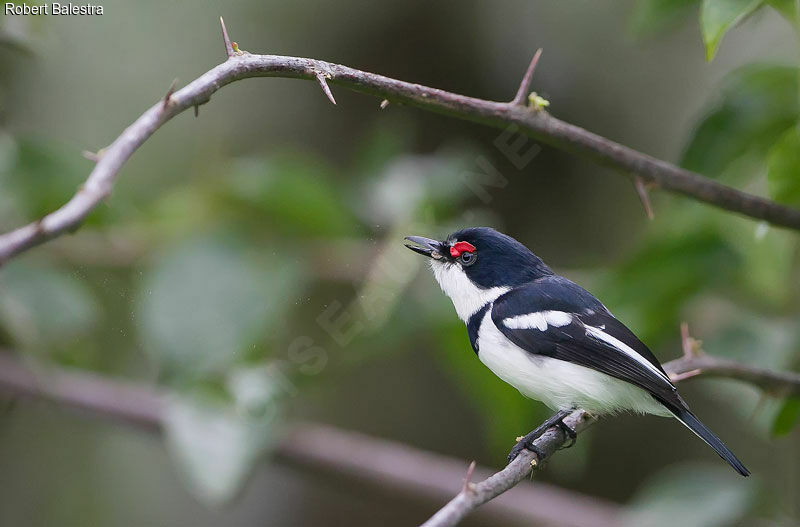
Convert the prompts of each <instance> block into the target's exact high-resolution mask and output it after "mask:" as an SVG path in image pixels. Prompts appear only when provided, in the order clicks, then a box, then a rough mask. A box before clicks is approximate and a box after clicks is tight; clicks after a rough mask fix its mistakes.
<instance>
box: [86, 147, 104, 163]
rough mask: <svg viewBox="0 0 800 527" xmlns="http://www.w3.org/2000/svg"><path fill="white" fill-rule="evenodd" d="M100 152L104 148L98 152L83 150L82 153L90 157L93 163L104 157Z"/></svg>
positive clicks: (87, 157)
mask: <svg viewBox="0 0 800 527" xmlns="http://www.w3.org/2000/svg"><path fill="white" fill-rule="evenodd" d="M100 152H102V150H100V151H98V152H97V153H94V152H90V151H88V150H84V151H83V152H81V155H82V156H83V157H85V158H86V159H88V160H89V161H91V162H92V163H97V162H98V161H100V158H101V157H103V156H102V154H101V153H100Z"/></svg>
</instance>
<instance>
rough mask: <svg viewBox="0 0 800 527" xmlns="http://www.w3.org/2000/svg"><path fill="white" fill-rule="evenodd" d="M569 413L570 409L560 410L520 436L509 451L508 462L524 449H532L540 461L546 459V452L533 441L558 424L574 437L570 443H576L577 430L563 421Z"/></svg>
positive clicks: (568, 435)
mask: <svg viewBox="0 0 800 527" xmlns="http://www.w3.org/2000/svg"><path fill="white" fill-rule="evenodd" d="M569 414H570V410H561V411H559V412H556V413H555V414H553V415H552V416H550V417H549V418H548V419H547V421H545V422H544V423H542V424H540V425H539V426H537V427H536V429H535V430H533V431H531V432H529V433H528V434H526V435H524V436H522V437H518V438H517V444H516V445H514V448H512V449H511V452H509V453H508V462H509V463H511V462H512V461H514V459H516V457H517V456H518V455H519V454H520V452H522V451H523V450H530V451H531V452H533V453H534V454H536V457H537V458H538V459H539V461H542V460H544V458H545V457H546V454H545V453H544V452H542V451H541V449H539V448H537V447H536V446H535V445H534V444H533V442H534V441H536V440H537V439H539V438H540V437H541V436H542V434H544V433H545V432H547V431H548V430H549V429H550V428H552V427H553V426H558V427H559V428H561V430H563V431H564V433H565V434H566V435H567V437H569V438H571V439H572V443H571V444H570V445H569V446H572V444H574V442H575V437H577V434H575V431H574V430H573V429H572V428H570V427H569V426H567V425H565V424H564V423H563V421H562V420H563V419H564V418H565V417H566V416H568V415H569Z"/></svg>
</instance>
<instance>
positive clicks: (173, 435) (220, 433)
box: [164, 369, 280, 505]
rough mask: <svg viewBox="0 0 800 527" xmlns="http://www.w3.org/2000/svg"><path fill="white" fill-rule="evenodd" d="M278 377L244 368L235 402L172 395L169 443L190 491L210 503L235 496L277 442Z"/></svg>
mask: <svg viewBox="0 0 800 527" xmlns="http://www.w3.org/2000/svg"><path fill="white" fill-rule="evenodd" d="M272 381H273V379H272V378H271V376H270V372H269V371H267V370H265V369H257V370H256V369H253V370H243V371H240V372H237V373H236V374H235V375H232V376H231V377H230V378H229V381H228V390H229V391H230V392H231V393H232V394H233V395H234V401H233V402H232V403H231V402H227V403H226V402H223V401H219V400H217V399H216V398H211V397H208V396H207V395H204V394H199V393H180V394H179V393H174V394H172V396H170V397H169V398H167V404H166V408H165V418H164V430H165V436H166V442H167V447H168V449H169V451H170V453H171V454H172V456H173V457H174V458H175V460H176V461H177V462H178V465H179V467H180V470H181V473H182V475H183V476H184V478H185V479H186V482H187V485H188V486H189V489H190V490H191V491H192V492H193V494H195V495H196V496H197V497H198V498H199V499H200V500H201V501H203V502H204V503H206V504H209V505H221V504H223V503H225V502H227V501H229V500H230V499H231V498H233V497H234V496H235V494H236V492H237V491H238V490H239V489H240V488H241V487H242V484H243V483H244V481H245V479H246V477H247V476H248V474H249V473H250V471H251V470H252V468H253V466H254V464H255V462H256V461H257V460H258V458H259V457H260V456H261V455H262V453H263V452H264V451H265V450H266V449H268V448H269V447H270V446H271V445H272V444H274V441H275V438H276V435H277V434H276V425H277V422H278V417H279V415H280V412H279V406H278V404H277V397H278V395H279V390H277V389H276V386H277V384H276V383H274V382H272ZM240 394H241V395H240Z"/></svg>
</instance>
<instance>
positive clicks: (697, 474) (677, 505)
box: [622, 464, 756, 527]
mask: <svg viewBox="0 0 800 527" xmlns="http://www.w3.org/2000/svg"><path fill="white" fill-rule="evenodd" d="M755 490H756V486H755V485H754V484H753V482H751V481H748V480H745V479H744V478H741V477H738V476H737V475H736V474H735V473H734V472H733V471H732V470H730V468H729V467H726V466H722V465H719V466H710V465H709V466H706V465H701V466H697V465H687V464H683V465H680V466H674V467H670V468H668V469H665V470H662V471H661V472H659V473H658V474H656V475H655V476H654V477H653V478H651V479H650V480H649V481H647V482H646V483H645V484H644V486H643V487H642V488H641V489H640V490H639V491H638V493H637V494H636V496H634V498H633V500H632V503H631V505H630V510H629V512H628V513H627V514H626V515H625V521H623V522H622V524H623V525H625V526H631V527H632V526H641V525H647V526H648V527H674V526H676V525H680V526H681V527H724V526H727V525H732V524H734V522H736V520H738V519H740V518H742V516H744V514H745V513H746V512H747V511H748V509H749V508H750V506H751V505H752V504H753V498H754V495H755Z"/></svg>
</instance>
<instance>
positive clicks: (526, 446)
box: [508, 436, 546, 463]
mask: <svg viewBox="0 0 800 527" xmlns="http://www.w3.org/2000/svg"><path fill="white" fill-rule="evenodd" d="M536 439H538V438H533V439H531V440H528V439H527V436H524V437H522V438H519V439H518V442H517V444H516V445H514V448H512V449H511V452H509V453H508V462H509V463H511V462H512V461H514V460H515V459H517V456H518V455H520V454H521V453H522V451H523V450H530V451H531V452H533V453H534V454H536V459H537V460H538V461H542V460H544V458H545V457H546V454H545V453H544V452H542V450H541V449H540V448H539V447H537V446H536V445H534V444H533V441H535V440H536Z"/></svg>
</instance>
